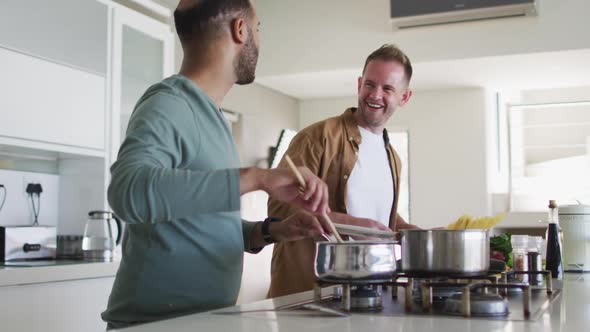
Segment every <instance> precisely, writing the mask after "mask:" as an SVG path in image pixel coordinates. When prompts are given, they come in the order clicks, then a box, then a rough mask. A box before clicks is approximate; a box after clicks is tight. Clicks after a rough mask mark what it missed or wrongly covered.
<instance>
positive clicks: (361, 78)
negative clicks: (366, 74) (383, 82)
mask: <svg viewBox="0 0 590 332" xmlns="http://www.w3.org/2000/svg"><path fill="white" fill-rule="evenodd" d="M361 84H363V77H362V76H360V77H359V79H358V85H357V90H356V93H361Z"/></svg>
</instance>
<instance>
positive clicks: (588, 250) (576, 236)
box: [559, 204, 590, 272]
mask: <svg viewBox="0 0 590 332" xmlns="http://www.w3.org/2000/svg"><path fill="white" fill-rule="evenodd" d="M559 226H560V227H561V229H562V230H563V243H562V244H561V245H562V248H563V257H562V258H563V269H564V270H565V271H571V272H588V271H590V206H588V205H584V204H577V205H563V206H562V205H560V206H559Z"/></svg>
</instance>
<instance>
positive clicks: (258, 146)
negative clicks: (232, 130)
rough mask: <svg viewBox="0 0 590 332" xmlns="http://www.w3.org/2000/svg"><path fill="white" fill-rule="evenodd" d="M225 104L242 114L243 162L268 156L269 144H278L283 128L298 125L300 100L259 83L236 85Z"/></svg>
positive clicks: (248, 162) (226, 107)
mask: <svg viewBox="0 0 590 332" xmlns="http://www.w3.org/2000/svg"><path fill="white" fill-rule="evenodd" d="M222 107H223V108H225V109H228V110H231V111H234V112H238V113H239V114H240V115H241V135H240V137H239V140H240V145H241V148H242V151H241V153H240V157H241V158H242V165H243V166H253V165H257V164H258V163H259V162H260V161H261V160H266V158H267V157H268V148H269V147H270V146H274V145H276V144H277V141H278V139H279V134H280V132H281V129H283V128H290V129H296V128H297V117H298V104H297V100H296V99H294V98H291V97H288V96H286V95H283V94H281V93H278V92H275V91H273V90H270V89H268V88H265V87H262V86H260V85H258V84H251V85H246V86H234V87H233V88H232V89H231V90H230V92H229V93H228V95H227V96H226V98H225V100H224V101H223V104H222ZM263 164H264V165H266V164H265V163H263Z"/></svg>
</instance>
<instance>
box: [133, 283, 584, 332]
mask: <svg viewBox="0 0 590 332" xmlns="http://www.w3.org/2000/svg"><path fill="white" fill-rule="evenodd" d="M311 298H312V292H304V293H299V294H294V295H290V296H285V297H281V298H276V299H270V300H264V301H259V302H254V303H249V304H244V305H241V306H236V307H232V308H231V309H232V310H254V309H271V308H274V307H278V306H283V305H287V304H290V303H297V302H301V301H305V300H309V299H311ZM218 311H229V308H226V309H221V310H218ZM589 329H590V274H566V275H565V279H564V282H563V292H562V294H561V296H559V297H558V298H557V299H556V300H555V301H554V302H553V303H552V304H551V306H550V307H549V308H548V309H547V310H546V311H545V313H543V315H542V316H541V317H540V318H539V319H537V320H536V321H498V320H486V319H465V318H454V317H443V316H436V317H430V316H417V315H407V316H380V315H370V314H356V315H355V314H354V313H353V314H352V315H351V316H350V317H334V318H332V317H325V316H323V317H319V316H316V317H313V316H309V315H304V314H302V313H298V312H288V311H283V312H257V313H244V314H238V315H216V314H213V313H212V312H205V313H200V314H195V315H188V316H183V317H179V318H175V319H170V320H165V321H159V322H154V323H150V324H145V325H140V326H135V327H132V328H129V329H124V331H126V332H132V331H137V332H152V331H153V332H156V331H170V332H184V331H187V332H188V331H190V332H194V331H244V332H264V331H272V332H278V331H280V332H288V331H294V332H309V331H322V332H331V331H334V332H348V331H367V332H368V331H371V332H378V331H387V332H395V331H400V332H401V331H403V332H411V331H416V332H422V331H437V332H438V331H440V332H444V331H452V332H456V331H494V332H500V331H503V332H509V331H515V332H516V331H519V332H520V331H531V332H533V331H534V332H538V331H588V330H589Z"/></svg>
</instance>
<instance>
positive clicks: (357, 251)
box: [315, 241, 396, 282]
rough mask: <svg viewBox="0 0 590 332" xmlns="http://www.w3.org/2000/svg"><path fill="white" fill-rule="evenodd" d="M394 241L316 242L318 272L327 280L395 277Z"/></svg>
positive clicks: (323, 279)
mask: <svg viewBox="0 0 590 332" xmlns="http://www.w3.org/2000/svg"><path fill="white" fill-rule="evenodd" d="M395 244H396V242H395V241H350V242H342V243H335V242H317V243H316V256H315V275H316V276H317V277H318V278H319V279H320V280H321V281H325V282H351V281H356V282H363V281H372V282H376V281H386V280H390V279H391V278H393V277H394V275H395V272H396V258H395V253H394V245H395Z"/></svg>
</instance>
